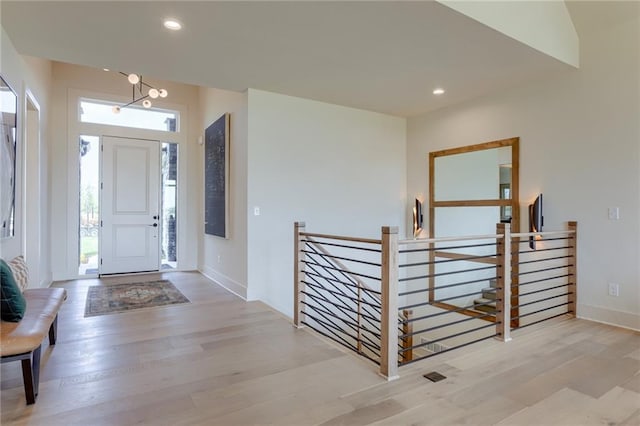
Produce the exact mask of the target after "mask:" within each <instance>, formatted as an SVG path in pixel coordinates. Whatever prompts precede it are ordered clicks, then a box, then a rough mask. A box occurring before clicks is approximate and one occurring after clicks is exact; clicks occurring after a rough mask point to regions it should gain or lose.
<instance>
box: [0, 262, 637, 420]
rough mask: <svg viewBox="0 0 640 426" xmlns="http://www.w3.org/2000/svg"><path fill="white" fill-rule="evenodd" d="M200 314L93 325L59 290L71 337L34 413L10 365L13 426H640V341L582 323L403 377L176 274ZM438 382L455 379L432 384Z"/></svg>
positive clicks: (546, 326) (76, 287)
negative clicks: (434, 377) (435, 377)
mask: <svg viewBox="0 0 640 426" xmlns="http://www.w3.org/2000/svg"><path fill="white" fill-rule="evenodd" d="M161 276H162V277H163V278H165V279H169V280H171V281H172V282H173V283H174V284H175V285H176V286H177V287H178V288H179V289H180V290H181V291H182V292H183V293H184V294H185V295H186V296H187V297H188V298H189V299H190V300H191V301H192V303H191V304H184V305H175V306H169V307H160V308H152V309H147V310H140V311H137V312H136V311H133V312H127V313H123V314H113V315H104V316H99V317H92V318H84V306H85V297H86V291H87V287H88V286H90V285H99V284H100V283H101V282H102V283H113V282H126V281H127V280H129V281H133V280H136V281H141V280H150V279H156V278H158V277H159V275H155V276H154V275H146V276H143V277H135V278H132V277H120V278H117V279H115V278H112V279H108V280H102V281H100V280H83V281H71V282H66V283H57V284H56V285H58V286H62V287H65V288H66V289H67V290H68V292H69V298H68V300H67V302H66V303H65V305H64V306H63V308H62V310H61V312H60V317H59V326H58V327H59V328H58V332H59V338H58V344H57V345H56V346H55V347H54V348H49V347H48V346H47V345H46V344H45V346H44V347H43V355H42V376H41V383H40V395H39V397H38V400H37V402H36V404H35V405H31V406H26V405H25V400H24V391H23V387H22V377H21V373H20V365H19V363H10V364H3V365H2V369H1V373H2V377H1V386H2V387H1V403H2V406H1V412H2V414H1V422H2V424H3V425H10V424H16V425H18V424H20V425H22V424H33V425H71V424H78V425H102V424H105V425H106V424H109V425H130V424H152V425H178V424H193V425H200V424H205V425H209V424H216V425H249V424H276V425H307V424H325V425H363V424H376V425H422V424H424V425H444V424H470V425H484V424H487V425H488V424H500V425H503V424H504V425H512V424H513V425H516V424H530V425H570V424H571V425H590V424H607V425H614V424H621V425H623V424H626V425H640V334H638V333H634V332H631V331H628V330H623V329H619V328H615V327H610V326H606V325H602V324H596V323H592V322H588V321H582V320H575V319H560V320H554V321H550V322H547V323H543V324H540V325H538V326H535V327H530V328H528V329H524V330H520V331H516V332H514V333H513V337H514V340H513V341H512V342H510V343H507V344H505V343H501V342H498V341H486V342H482V343H479V344H476V345H473V346H470V347H467V348H463V349H460V350H457V351H453V352H451V353H448V354H442V355H440V356H437V357H434V358H431V359H430V360H426V361H422V362H418V363H415V364H411V365H409V366H406V367H402V368H401V369H400V374H401V378H400V379H398V380H396V381H393V382H389V383H387V382H386V381H385V380H384V379H382V378H381V377H379V376H378V375H377V374H376V368H375V366H374V365H373V364H372V363H371V362H369V361H362V360H359V359H357V358H355V356H353V355H351V354H349V353H346V352H344V351H343V350H342V349H339V348H336V347H334V346H332V345H331V344H328V343H327V342H325V341H323V340H320V339H319V338H318V337H316V336H315V335H313V334H311V333H310V332H309V331H307V330H304V329H302V330H296V329H294V328H293V327H292V326H291V324H290V322H289V321H288V320H287V319H286V318H284V317H282V316H281V315H280V314H278V313H276V312H274V311H273V310H271V309H270V308H268V307H267V306H265V305H264V304H262V303H259V302H249V303H247V302H244V301H242V300H240V299H239V298H237V297H235V296H234V295H232V294H230V293H228V292H227V291H225V290H224V289H222V288H221V287H218V286H217V285H215V284H214V283H212V282H211V281H209V280H207V279H206V278H205V277H203V276H202V275H200V274H198V273H195V272H191V273H181V272H174V273H166V274H162V275H161ZM434 370H435V371H438V372H440V373H442V374H444V375H445V376H447V379H446V380H444V381H441V382H438V383H431V382H429V381H428V380H426V379H424V378H423V377H422V374H424V373H426V372H429V371H434Z"/></svg>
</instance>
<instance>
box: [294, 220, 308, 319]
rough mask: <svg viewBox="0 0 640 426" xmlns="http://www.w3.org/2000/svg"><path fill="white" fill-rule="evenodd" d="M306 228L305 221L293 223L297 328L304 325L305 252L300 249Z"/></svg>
mask: <svg viewBox="0 0 640 426" xmlns="http://www.w3.org/2000/svg"><path fill="white" fill-rule="evenodd" d="M304 230H305V223H304V222H295V223H294V224H293V325H294V326H295V327H297V328H301V327H303V326H304V325H303V324H302V321H304V313H303V308H304V306H303V304H302V302H304V293H302V291H303V290H304V282H303V280H304V270H305V264H304V262H303V261H304V258H305V254H304V253H303V252H301V251H300V250H301V249H302V247H304V243H303V242H302V236H301V235H300V233H301V232H304Z"/></svg>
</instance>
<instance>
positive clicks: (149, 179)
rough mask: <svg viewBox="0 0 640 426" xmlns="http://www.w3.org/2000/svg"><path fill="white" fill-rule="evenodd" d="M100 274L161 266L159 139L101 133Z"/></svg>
mask: <svg viewBox="0 0 640 426" xmlns="http://www.w3.org/2000/svg"><path fill="white" fill-rule="evenodd" d="M101 170H102V190H101V191H100V197H101V206H102V208H101V213H102V227H101V228H100V257H101V259H100V267H99V271H100V274H118V273H126V272H145V271H158V270H159V269H160V220H159V215H160V143H159V142H157V141H148V140H141V139H127V138H117V137H112V136H104V137H103V138H102V165H101Z"/></svg>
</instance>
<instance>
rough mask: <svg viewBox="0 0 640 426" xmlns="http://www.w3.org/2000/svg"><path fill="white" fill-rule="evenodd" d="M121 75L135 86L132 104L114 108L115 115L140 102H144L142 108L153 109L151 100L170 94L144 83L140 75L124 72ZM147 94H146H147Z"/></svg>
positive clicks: (132, 93)
mask: <svg viewBox="0 0 640 426" xmlns="http://www.w3.org/2000/svg"><path fill="white" fill-rule="evenodd" d="M120 74H122V75H124V76H125V77H127V80H128V81H129V83H131V85H132V86H133V87H132V88H131V90H132V92H131V102H129V103H128V104H125V105H114V106H113V108H112V111H113V113H114V114H119V113H120V110H121V109H122V108H126V107H128V106H130V105H133V104H135V103H136V102H140V101H142V106H143V107H145V108H151V105H152V104H151V100H150V99H157V98H159V97H160V98H166V97H167V95H168V94H169V92H167V91H166V90H165V89H156V88H155V87H153V86H151V85H150V84H147V83H145V82H144V81H142V76H141V75H138V74H133V73H131V74H125V73H123V72H120ZM145 92H146V93H145Z"/></svg>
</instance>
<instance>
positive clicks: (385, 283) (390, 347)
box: [380, 226, 399, 380]
mask: <svg viewBox="0 0 640 426" xmlns="http://www.w3.org/2000/svg"><path fill="white" fill-rule="evenodd" d="M381 264H382V277H381V278H382V280H381V292H382V314H381V315H382V317H381V318H380V333H381V337H382V338H381V342H380V374H382V375H383V376H384V377H386V378H387V380H393V379H397V378H398V325H399V323H398V227H396V226H393V227H391V226H383V227H382V262H381Z"/></svg>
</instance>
